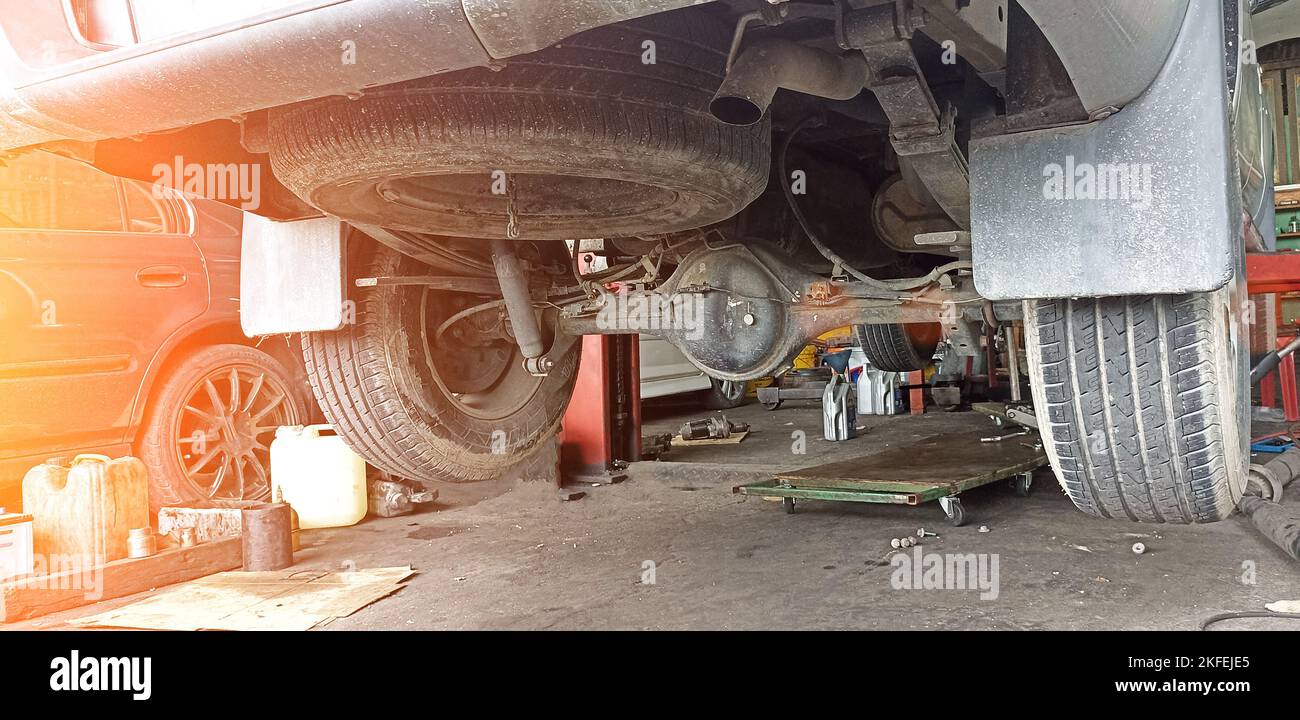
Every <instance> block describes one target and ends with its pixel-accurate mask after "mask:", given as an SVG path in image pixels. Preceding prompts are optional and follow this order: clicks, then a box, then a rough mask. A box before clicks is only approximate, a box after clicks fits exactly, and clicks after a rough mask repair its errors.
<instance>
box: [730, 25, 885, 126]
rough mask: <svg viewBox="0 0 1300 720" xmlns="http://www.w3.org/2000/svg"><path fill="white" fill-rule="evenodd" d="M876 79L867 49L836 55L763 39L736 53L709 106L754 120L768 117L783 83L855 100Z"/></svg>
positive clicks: (740, 120) (735, 118) (733, 119)
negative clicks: (865, 54) (867, 56)
mask: <svg viewBox="0 0 1300 720" xmlns="http://www.w3.org/2000/svg"><path fill="white" fill-rule="evenodd" d="M870 80H871V70H870V69H869V68H868V67H867V61H866V59H865V58H863V57H862V54H861V53H850V54H848V55H835V54H832V53H829V52H826V51H825V50H818V49H816V48H811V47H808V46H807V45H800V44H799V43H796V42H792V41H790V40H781V39H778V38H774V39H770V40H761V41H759V42H756V43H754V44H753V45H750V46H749V47H747V48H745V49H744V50H743V51H742V52H741V53H740V56H739V57H738V58H736V62H735V63H733V64H732V66H731V70H730V71H729V72H728V73H727V77H726V78H725V79H723V81H722V86H721V87H720V88H718V93H717V95H714V96H713V101H712V102H710V103H709V112H710V113H712V114H713V117H715V118H717V119H718V120H721V121H722V122H724V123H727V124H728V125H753V124H754V123H756V122H758V121H759V120H761V119H762V118H763V113H765V112H767V108H768V106H770V105H771V104H772V97H773V96H775V95H776V91H777V89H778V88H785V89H786V90H793V91H795V92H801V93H806V94H808V95H816V96H818V97H824V98H830V99H832V100H852V99H853V98H854V97H857V95H858V94H859V93H861V92H862V90H863V88H865V87H866V86H867V83H868V82H869V81H870Z"/></svg>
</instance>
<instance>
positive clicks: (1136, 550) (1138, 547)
mask: <svg viewBox="0 0 1300 720" xmlns="http://www.w3.org/2000/svg"><path fill="white" fill-rule="evenodd" d="M1146 551H1147V546H1146V545H1143V544H1142V543H1140V542H1135V543H1133V554H1134V555H1141V554H1142V553H1144V552H1146Z"/></svg>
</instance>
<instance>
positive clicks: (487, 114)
mask: <svg viewBox="0 0 1300 720" xmlns="http://www.w3.org/2000/svg"><path fill="white" fill-rule="evenodd" d="M730 39H731V33H730V32H729V31H728V30H727V29H726V28H725V27H724V26H722V25H721V24H718V23H716V22H714V20H713V19H712V18H708V17H701V16H700V15H699V14H698V13H691V12H687V13H665V14H660V15H652V16H647V17H644V18H641V19H638V20H634V21H631V22H628V23H623V24H619V25H611V26H608V27H603V28H597V29H594V30H590V31H588V32H585V33H582V34H580V35H577V36H574V37H572V38H569V39H567V40H565V41H564V42H562V43H559V44H557V45H554V46H552V47H549V48H546V49H544V50H541V51H539V52H536V53H532V54H529V55H525V56H521V57H517V58H511V59H510V60H509V61H507V62H506V63H505V64H504V67H501V68H497V69H496V70H495V71H493V70H489V69H486V68H481V69H472V70H465V71H461V72H454V73H447V74H442V75H435V76H432V77H428V78H423V79H419V80H413V81H410V82H406V83H401V84H397V85H391V86H384V87H378V88H371V89H369V90H366V91H365V94H364V95H362V96H361V97H359V98H357V99H353V100H349V99H344V98H337V97H336V98H327V99H321V100H313V101H309V102H304V103H299V104H297V105H291V106H287V107H284V108H280V109H275V110H272V111H271V115H270V124H269V132H270V140H271V158H272V163H273V166H274V168H275V174H276V177H277V178H279V179H280V180H281V181H282V182H283V183H284V184H285V185H286V186H288V187H289V188H290V189H292V190H293V191H294V192H295V193H297V194H298V195H299V196H300V197H302V198H303V199H304V200H306V201H307V202H309V203H311V204H312V205H314V206H316V207H318V208H320V209H321V210H324V211H325V212H327V213H329V214H331V215H337V216H339V217H342V218H345V219H347V220H350V221H352V222H354V223H356V224H359V225H375V226H381V227H386V228H393V229H401V230H409V231H419V232H429V233H436V234H441V235H448V236H460V237H480V238H513V237H524V238H528V239H530V240H568V239H572V238H580V237H589V236H590V234H591V233H592V232H594V231H598V232H599V233H600V234H601V236H602V237H628V236H636V235H639V234H644V233H647V232H651V233H656V234H659V233H670V232H674V231H679V230H687V229H691V228H697V227H701V226H704V225H708V224H710V223H715V222H719V221H721V220H725V219H727V218H729V217H731V216H732V215H734V214H736V213H737V212H739V211H740V210H741V209H742V208H744V207H745V206H746V205H748V204H749V203H750V202H751V201H753V200H754V199H755V198H757V197H758V196H759V195H760V194H761V193H762V191H763V188H764V187H765V186H766V184H767V177H768V163H769V159H770V144H771V140H770V123H769V121H768V120H767V119H766V118H765V119H764V120H763V121H762V122H760V123H757V124H755V125H753V126H751V127H735V126H731V125H726V124H723V123H720V122H719V121H717V120H716V119H715V118H714V117H713V116H712V115H711V114H709V101H710V100H711V99H712V97H713V93H714V92H716V91H717V89H718V85H719V84H720V83H721V82H722V78H723V75H724V72H725V70H724V68H725V64H726V57H727V51H728V48H729V44H730ZM647 40H652V41H653V42H654V43H655V44H654V49H653V52H654V53H655V57H654V62H653V63H648V62H645V53H646V52H648V51H647V50H646V47H645V43H646V41H647Z"/></svg>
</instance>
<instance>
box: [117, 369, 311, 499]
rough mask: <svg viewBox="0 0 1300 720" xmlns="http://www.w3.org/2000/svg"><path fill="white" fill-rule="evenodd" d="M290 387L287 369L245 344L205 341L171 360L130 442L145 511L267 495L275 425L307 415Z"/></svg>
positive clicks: (291, 384)
mask: <svg viewBox="0 0 1300 720" xmlns="http://www.w3.org/2000/svg"><path fill="white" fill-rule="evenodd" d="M231 372H234V373H235V377H236V378H237V381H232V380H231V379H230V373H231ZM259 378H260V379H259ZM296 390H297V389H296V388H295V384H294V379H293V374H292V373H291V372H290V371H289V370H287V369H285V367H284V366H283V365H282V364H281V363H279V362H277V361H276V360H275V358H273V357H271V356H270V355H268V354H266V353H264V352H262V351H261V350H258V349H256V348H251V347H247V346H245V345H233V344H230V345H211V346H208V347H204V348H202V349H199V350H196V351H194V352H192V353H189V354H187V355H185V356H183V357H181V358H180V359H179V360H177V361H176V362H175V363H173V364H172V365H171V367H170V369H168V370H167V371H166V375H165V376H163V377H162V378H161V379H160V381H159V385H158V386H157V388H156V389H155V390H154V392H153V393H152V398H151V400H150V402H149V406H148V408H147V410H146V413H145V420H144V424H143V426H142V427H141V431H140V434H139V436H138V437H137V440H136V453H137V454H138V455H139V457H140V459H141V460H142V461H143V462H144V464H145V467H147V468H148V470H149V501H150V502H149V505H150V508H151V509H152V510H153V511H155V512H156V511H157V510H158V508H160V507H163V506H167V505H180V504H196V503H197V504H208V503H215V504H221V503H222V502H226V501H231V502H233V501H245V500H267V499H270V497H271V486H270V472H271V471H270V447H271V441H272V440H273V439H274V437H275V429H276V428H277V427H280V426H282V425H298V424H300V423H302V422H304V421H305V420H306V418H307V410H306V408H305V407H304V405H303V402H302V399H301V396H300V394H299V393H298V392H296ZM214 396H215V398H216V399H215V400H214V399H213V398H214ZM232 401H233V402H232ZM209 418H212V420H210V419H209Z"/></svg>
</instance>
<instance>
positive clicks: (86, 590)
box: [0, 537, 243, 622]
mask: <svg viewBox="0 0 1300 720" xmlns="http://www.w3.org/2000/svg"><path fill="white" fill-rule="evenodd" d="M242 564H243V540H242V539H241V538H237V537H236V538H226V539H223V540H217V541H215V542H210V543H203V544H200V545H195V546H194V547H188V548H173V549H168V550H163V551H161V552H159V553H158V554H156V555H151V556H149V557H147V558H134V559H129V558H128V559H125V560H114V561H113V562H110V563H106V564H104V565H101V566H98V567H93V568H79V567H73V568H68V569H64V570H62V571H60V572H57V573H53V574H47V575H28V576H26V577H23V578H18V579H14V580H8V581H6V582H4V583H2V584H0V615H2V616H3V622H13V621H15V620H25V619H27V618H33V617H38V616H41V615H47V614H49V613H53V612H59V611H61V610H70V609H72V608H77V607H82V606H84V605H90V604H92V603H96V602H99V601H101V600H111V599H113V598H119V597H124V596H126V595H132V594H135V593H138V592H143V591H145V590H152V589H154V588H159V587H163V586H166V585H172V584H174V583H179V582H185V581H187V580H193V579H195V578H200V577H204V576H206V575H212V574H213V573H219V572H223V571H225V570H233V569H235V568H238V567H240V566H241V565H242Z"/></svg>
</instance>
